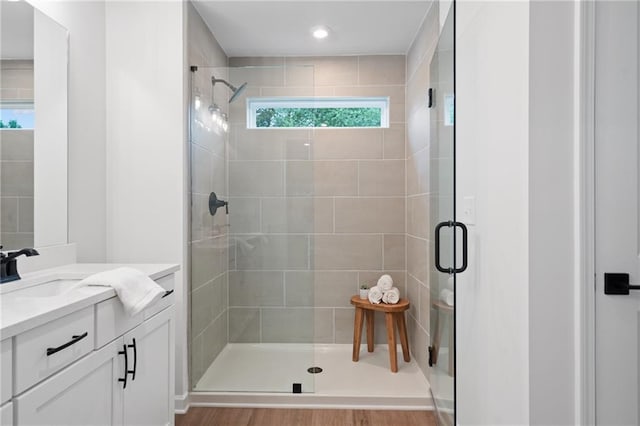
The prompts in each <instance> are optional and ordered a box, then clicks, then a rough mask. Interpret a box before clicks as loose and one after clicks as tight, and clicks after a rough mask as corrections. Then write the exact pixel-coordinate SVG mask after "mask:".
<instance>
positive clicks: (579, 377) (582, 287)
mask: <svg viewBox="0 0 640 426" xmlns="http://www.w3.org/2000/svg"><path fill="white" fill-rule="evenodd" d="M595 9H596V8H595V2H591V1H589V2H577V3H576V9H575V15H574V18H575V19H574V23H575V26H574V72H575V79H574V117H575V120H574V165H575V168H574V206H575V207H574V235H575V236H576V237H575V241H574V249H575V263H574V292H575V297H574V323H575V334H574V347H575V368H574V390H575V422H576V424H589V425H594V424H595V422H596V406H595V404H596V394H595V390H596V383H595V373H596V363H595V353H596V346H595V338H596V328H595V325H596V322H595V319H596V312H595V302H596V280H595V231H596V228H595V179H596V176H595V125H596V123H595V36H596V34H595Z"/></svg>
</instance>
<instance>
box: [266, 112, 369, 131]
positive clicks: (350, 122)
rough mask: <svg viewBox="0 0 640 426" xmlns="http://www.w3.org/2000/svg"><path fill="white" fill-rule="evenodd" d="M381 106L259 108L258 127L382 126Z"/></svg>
mask: <svg viewBox="0 0 640 426" xmlns="http://www.w3.org/2000/svg"><path fill="white" fill-rule="evenodd" d="M380 125H381V110H380V108H257V109H256V127H380Z"/></svg>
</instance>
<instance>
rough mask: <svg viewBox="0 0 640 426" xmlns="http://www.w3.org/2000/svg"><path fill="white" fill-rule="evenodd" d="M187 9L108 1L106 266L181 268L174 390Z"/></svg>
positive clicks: (182, 344) (181, 343) (180, 352)
mask: <svg viewBox="0 0 640 426" xmlns="http://www.w3.org/2000/svg"><path fill="white" fill-rule="evenodd" d="M183 30H184V25H183V4H182V2H179V1H170V2H107V4H106V65H107V73H106V90H107V97H106V106H107V118H106V123H107V170H106V174H107V239H106V241H107V261H109V262H143V263H144V262H151V263H161V262H169V263H177V264H180V265H181V271H180V272H179V273H178V274H177V279H176V295H177V300H176V304H177V307H178V309H177V310H176V346H177V350H176V366H177V368H176V371H177V372H178V376H177V377H176V393H177V394H178V395H181V394H182V393H184V389H186V386H187V384H186V375H185V374H182V373H183V371H181V369H182V366H183V365H184V364H183V360H185V359H186V327H185V318H184V315H185V312H184V308H183V304H184V300H183V298H182V295H183V294H184V287H183V285H184V283H185V280H184V274H185V265H184V257H185V248H184V246H185V242H186V236H185V228H184V226H185V223H186V222H185V221H186V218H185V213H184V212H185V199H186V195H185V182H186V166H185V164H186V155H185V143H184V129H185V114H184V105H185V104H184V98H183V96H184V90H183V82H184V81H185V80H184V75H183V73H184V71H185V70H186V66H185V65H184V59H183V54H184V50H183Z"/></svg>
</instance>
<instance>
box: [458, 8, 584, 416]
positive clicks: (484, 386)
mask: <svg viewBox="0 0 640 426" xmlns="http://www.w3.org/2000/svg"><path fill="white" fill-rule="evenodd" d="M576 7H578V6H577V5H576V4H575V3H574V2H570V1H559V2H542V1H541V2H537V1H531V2H510V3H509V2H497V3H490V2H482V3H480V2H477V3H472V2H460V3H458V34H457V41H458V45H457V48H458V50H457V59H458V63H457V73H458V74H457V83H458V86H457V88H456V100H457V114H456V119H457V161H458V163H457V166H458V170H457V179H458V195H457V201H458V206H459V208H458V213H459V214H458V220H461V221H463V222H466V221H467V220H468V219H469V218H468V217H465V216H464V215H463V214H462V209H461V208H460V207H461V206H462V202H463V199H464V197H467V196H474V197H475V198H476V223H475V225H472V226H470V227H469V231H470V232H469V238H470V244H469V250H470V262H469V263H470V269H469V270H468V271H467V272H465V273H463V274H461V275H460V276H459V278H458V287H457V290H458V297H459V298H458V302H459V303H458V310H457V312H459V323H458V345H459V346H458V352H457V353H458V361H459V364H458V371H457V372H458V380H459V381H458V398H459V399H458V407H459V420H460V424H540V425H548V424H554V425H561V424H575V423H576V422H578V421H579V420H577V418H576V413H578V412H579V406H578V402H577V401H576V400H575V398H576V394H577V393H578V392H579V389H578V388H576V386H577V385H576V383H580V381H577V380H576V377H575V374H576V371H578V370H577V369H576V367H575V360H576V350H577V348H576V344H577V343H576V342H578V340H577V339H576V338H575V337H576V336H575V333H576V331H575V330H576V323H575V318H578V316H576V315H574V306H576V302H575V298H576V297H577V296H576V294H575V293H574V291H575V289H574V282H575V277H576V276H578V275H579V271H577V270H576V269H575V268H576V265H579V262H577V261H576V258H575V254H574V253H575V250H576V247H579V246H578V244H576V241H577V238H578V236H576V235H575V232H574V230H575V229H577V228H576V227H575V223H574V222H575V220H576V219H575V218H577V217H578V214H577V213H578V211H577V209H578V208H579V206H577V205H575V204H574V203H575V202H576V200H577V199H578V198H577V196H576V195H575V191H576V188H579V187H580V186H579V185H578V184H577V183H578V182H577V180H576V179H577V176H578V173H577V172H576V170H575V168H576V165H574V159H575V158H576V156H577V155H578V154H577V153H578V152H579V149H580V146H579V144H577V143H576V140H577V139H576V137H577V136H576V135H577V130H576V128H577V126H575V119H576V118H575V117H577V115H576V114H575V109H576V108H577V107H578V106H579V102H577V101H576V99H577V98H576V93H574V88H575V87H579V86H577V85H576V81H578V80H577V78H578V77H579V68H577V67H576V66H575V63H574V62H575V61H576V60H578V58H579V52H578V51H577V50H576V46H579V43H576V34H577V33H578V32H577V31H576V26H579V20H577V19H576V17H577V16H578V15H577V14H576V13H577V10H576ZM505 35H508V36H505ZM576 164H577V163H576Z"/></svg>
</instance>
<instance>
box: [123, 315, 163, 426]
mask: <svg viewBox="0 0 640 426" xmlns="http://www.w3.org/2000/svg"><path fill="white" fill-rule="evenodd" d="M173 327H174V325H173V307H171V308H168V309H165V310H164V311H162V312H160V313H159V314H157V315H155V316H153V317H151V318H149V319H148V320H147V321H145V322H144V323H142V324H140V325H139V326H138V327H136V328H134V329H133V330H131V331H130V332H128V333H127V334H125V335H124V343H125V344H126V345H127V347H128V350H129V354H128V358H129V370H133V371H135V373H132V374H130V375H129V383H128V384H127V388H126V389H125V390H124V400H123V409H124V417H123V418H124V424H125V425H136V426H146V425H149V426H160V425H170V424H173V404H174V400H173V389H174V386H173V381H174V376H173V369H174V367H173V358H174V347H173ZM134 342H135V343H134ZM134 345H135V346H134Z"/></svg>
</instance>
